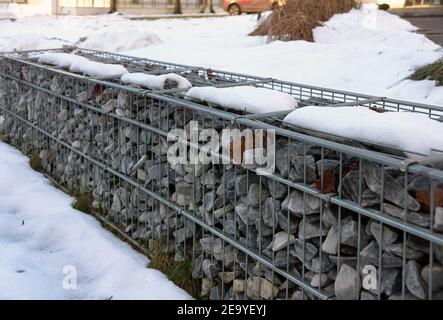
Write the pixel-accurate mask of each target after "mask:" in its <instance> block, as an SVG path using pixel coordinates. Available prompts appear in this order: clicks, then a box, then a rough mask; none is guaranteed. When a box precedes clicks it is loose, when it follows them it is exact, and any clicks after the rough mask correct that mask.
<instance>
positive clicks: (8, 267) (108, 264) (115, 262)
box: [0, 143, 191, 299]
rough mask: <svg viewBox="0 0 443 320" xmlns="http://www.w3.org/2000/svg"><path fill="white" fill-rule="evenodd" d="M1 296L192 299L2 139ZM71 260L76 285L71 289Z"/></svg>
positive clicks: (0, 151)
mask: <svg viewBox="0 0 443 320" xmlns="http://www.w3.org/2000/svg"><path fill="white" fill-rule="evenodd" d="M0 154H1V156H0V177H1V179H0V181H1V183H0V299H110V298H112V299H190V298H191V297H190V296H189V295H188V294H187V293H186V292H184V291H183V290H182V289H180V288H178V287H176V286H175V285H174V284H173V283H172V282H170V281H169V280H168V279H167V278H166V277H165V276H164V275H163V274H162V273H161V272H159V271H157V270H154V269H148V268H147V267H146V266H147V263H148V260H147V258H146V257H145V256H143V255H141V254H139V253H137V252H135V251H134V250H133V249H132V248H131V247H130V246H129V245H128V244H126V243H125V242H123V241H121V240H119V239H118V238H117V237H115V236H114V235H112V234H111V233H110V232H108V231H106V230H105V229H104V228H103V227H101V225H100V224H99V223H98V222H97V221H96V219H95V218H93V217H92V216H89V215H86V214H84V213H82V212H79V211H77V210H74V209H73V208H72V207H71V205H70V204H71V202H72V201H73V199H72V198H71V197H69V196H67V195H66V194H64V193H63V192H61V191H59V190H58V189H56V188H54V187H52V186H51V185H50V183H49V181H48V180H47V179H45V178H44V177H43V176H42V175H41V174H39V173H37V172H35V171H33V170H32V169H31V168H30V167H29V165H28V162H29V159H28V158H26V157H25V156H23V155H21V154H20V152H19V151H18V150H16V149H13V148H12V147H10V146H8V145H6V144H4V143H0ZM66 266H68V267H67V269H65V272H69V274H70V275H73V273H72V271H70V269H69V268H71V267H70V266H73V267H75V269H76V271H77V289H70V290H67V289H64V287H63V280H64V279H65V277H66V276H68V273H63V270H64V268H65V267H66Z"/></svg>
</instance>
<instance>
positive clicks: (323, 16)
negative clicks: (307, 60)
mask: <svg viewBox="0 0 443 320" xmlns="http://www.w3.org/2000/svg"><path fill="white" fill-rule="evenodd" d="M356 5H357V1H356V0H288V1H287V4H286V5H285V6H283V7H280V8H279V9H276V10H274V11H273V12H272V13H271V14H270V15H269V16H268V17H267V18H266V19H264V20H263V22H262V23H260V25H259V26H258V27H257V29H255V30H254V31H253V32H252V33H251V34H250V35H251V36H267V37H268V42H271V41H274V40H282V41H291V40H306V41H311V42H312V41H314V37H313V33H312V29H314V28H315V27H317V26H319V25H321V23H322V22H324V21H328V20H329V19H330V18H331V17H332V16H333V15H334V14H336V13H344V12H348V11H349V10H351V9H352V8H354V7H355V6H356Z"/></svg>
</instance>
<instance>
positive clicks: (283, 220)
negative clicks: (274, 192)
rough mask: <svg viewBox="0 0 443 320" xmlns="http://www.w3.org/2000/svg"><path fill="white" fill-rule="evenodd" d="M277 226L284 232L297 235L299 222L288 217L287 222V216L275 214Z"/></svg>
mask: <svg viewBox="0 0 443 320" xmlns="http://www.w3.org/2000/svg"><path fill="white" fill-rule="evenodd" d="M277 220H278V225H279V226H280V228H282V229H283V230H284V231H286V232H289V233H297V230H298V224H299V221H298V219H296V218H295V217H293V216H291V215H289V220H288V216H287V214H282V213H281V212H279V213H278V214H277Z"/></svg>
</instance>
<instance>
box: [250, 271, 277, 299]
mask: <svg viewBox="0 0 443 320" xmlns="http://www.w3.org/2000/svg"><path fill="white" fill-rule="evenodd" d="M246 286H247V295H248V297H249V298H251V299H258V298H262V299H265V300H270V299H273V298H274V297H276V296H277V295H278V287H276V286H274V285H273V284H272V282H270V281H268V280H266V279H264V278H260V277H255V276H253V277H249V278H248V280H247V284H246Z"/></svg>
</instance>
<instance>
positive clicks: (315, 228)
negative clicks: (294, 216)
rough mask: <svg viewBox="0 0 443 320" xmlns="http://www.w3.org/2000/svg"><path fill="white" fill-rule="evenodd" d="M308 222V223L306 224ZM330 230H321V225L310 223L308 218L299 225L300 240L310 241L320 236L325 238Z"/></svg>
mask: <svg viewBox="0 0 443 320" xmlns="http://www.w3.org/2000/svg"><path fill="white" fill-rule="evenodd" d="M305 220H306V222H305ZM327 233H328V229H326V228H325V227H323V228H321V230H320V223H315V222H314V223H310V222H308V221H307V219H306V218H304V219H301V220H300V223H299V225H298V238H299V239H300V240H309V239H312V238H317V237H320V236H325V235H326V234H327Z"/></svg>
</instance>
